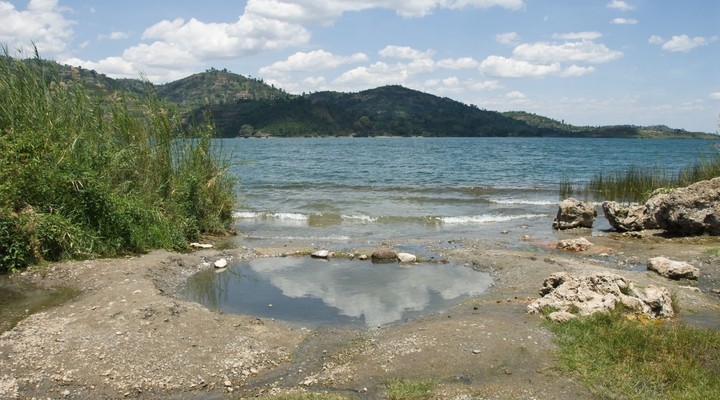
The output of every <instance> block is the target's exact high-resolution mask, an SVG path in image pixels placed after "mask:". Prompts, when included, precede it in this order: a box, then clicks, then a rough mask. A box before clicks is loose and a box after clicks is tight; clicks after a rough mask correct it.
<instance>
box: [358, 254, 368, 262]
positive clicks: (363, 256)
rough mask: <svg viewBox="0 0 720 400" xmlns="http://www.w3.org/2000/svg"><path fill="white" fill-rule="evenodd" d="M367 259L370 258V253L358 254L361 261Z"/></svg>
mask: <svg viewBox="0 0 720 400" xmlns="http://www.w3.org/2000/svg"><path fill="white" fill-rule="evenodd" d="M367 259H368V255H367V254H360V255H359V256H358V260H360V261H365V260H367Z"/></svg>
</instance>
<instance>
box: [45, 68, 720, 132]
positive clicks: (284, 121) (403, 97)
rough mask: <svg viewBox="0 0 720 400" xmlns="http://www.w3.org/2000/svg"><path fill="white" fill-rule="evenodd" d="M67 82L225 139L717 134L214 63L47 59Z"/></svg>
mask: <svg viewBox="0 0 720 400" xmlns="http://www.w3.org/2000/svg"><path fill="white" fill-rule="evenodd" d="M47 63H48V65H49V67H52V68H49V69H54V70H56V71H57V73H58V75H59V76H60V77H61V78H62V79H63V80H64V81H73V82H80V83H82V84H83V85H84V86H85V87H86V88H88V89H90V90H95V91H101V92H107V93H109V94H112V93H117V92H123V91H129V92H131V93H134V94H136V95H141V96H146V95H148V96H149V95H155V96H157V97H158V98H160V99H162V100H164V101H167V102H168V103H169V104H171V105H174V106H175V107H177V109H178V111H179V112H181V113H182V114H183V115H184V116H185V120H186V121H188V122H193V121H194V122H202V121H204V120H205V119H206V118H208V117H209V118H212V121H213V123H214V124H215V126H216V128H217V133H218V135H219V136H221V137H268V136H274V137H298V136H361V137H362V136H462V137H472V136H479V137H488V136H517V137H604V138H608V137H617V138H703V139H710V138H717V135H713V134H708V133H703V132H688V131H685V130H682V129H672V128H669V127H667V126H662V125H658V126H633V125H610V126H600V127H590V126H575V125H569V124H565V123H564V122H561V121H556V120H553V119H550V118H547V117H543V116H540V115H536V114H532V113H528V112H524V111H512V112H502V113H501V112H497V111H491V110H485V109H480V108H478V107H477V106H474V105H467V104H464V103H461V102H459V101H455V100H453V99H450V98H447V97H439V96H435V95H432V94H428V93H423V92H420V91H416V90H412V89H408V88H405V87H402V86H398V85H390V86H383V87H378V88H374V89H369V90H364V91H361V92H357V93H344V92H330V91H324V92H315V93H310V94H302V95H293V94H289V93H287V92H285V91H284V90H282V89H280V88H276V87H274V86H273V85H269V84H267V83H265V82H264V81H263V80H262V79H256V78H251V77H245V76H243V75H239V74H235V73H232V72H229V71H227V70H218V69H215V68H211V69H209V70H207V71H205V72H202V73H197V74H194V75H191V76H188V77H186V78H183V79H180V80H177V81H174V82H169V83H166V84H162V85H153V84H151V83H149V82H147V81H143V80H140V79H112V78H109V77H107V76H105V75H103V74H100V73H97V72H96V71H92V70H86V69H82V68H76V67H70V66H66V65H60V64H56V63H54V62H50V61H48V62H47Z"/></svg>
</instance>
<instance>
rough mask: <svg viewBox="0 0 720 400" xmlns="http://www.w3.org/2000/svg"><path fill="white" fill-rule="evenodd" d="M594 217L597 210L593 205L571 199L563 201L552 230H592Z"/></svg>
mask: <svg viewBox="0 0 720 400" xmlns="http://www.w3.org/2000/svg"><path fill="white" fill-rule="evenodd" d="M595 217H597V209H596V208H595V205H593V203H591V202H589V201H580V200H576V199H573V198H569V199H565V200H563V201H562V202H560V207H559V209H558V212H557V216H556V217H555V220H554V221H553V228H554V229H560V230H563V229H573V228H592V226H593V222H595Z"/></svg>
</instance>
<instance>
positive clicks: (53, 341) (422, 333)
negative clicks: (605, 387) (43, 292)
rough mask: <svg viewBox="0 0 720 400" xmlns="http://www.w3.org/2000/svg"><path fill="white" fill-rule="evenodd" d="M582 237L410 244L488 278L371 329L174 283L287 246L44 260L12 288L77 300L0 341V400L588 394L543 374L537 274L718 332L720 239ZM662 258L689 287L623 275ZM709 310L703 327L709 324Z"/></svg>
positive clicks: (546, 356) (549, 372)
mask: <svg viewBox="0 0 720 400" xmlns="http://www.w3.org/2000/svg"><path fill="white" fill-rule="evenodd" d="M582 233H583V232H574V233H571V234H576V235H578V236H579V235H581V234H582ZM590 240H591V241H592V242H593V243H595V246H594V247H593V248H591V250H589V251H588V252H585V253H566V252H561V251H559V250H554V249H552V248H551V243H543V242H535V243H532V245H533V246H534V248H533V249H527V248H522V249H513V248H508V247H503V246H501V245H499V244H498V243H495V242H493V241H487V240H483V239H458V240H457V241H455V242H454V243H453V244H454V245H453V246H452V247H444V246H440V244H438V243H437V242H435V241H427V240H425V241H423V240H422V239H419V240H417V242H416V243H415V242H414V243H412V245H422V246H424V247H425V248H427V249H428V251H432V252H434V253H436V254H438V255H439V256H441V257H443V258H447V259H448V260H450V261H451V262H454V263H456V264H458V265H464V266H466V267H468V268H473V269H476V270H479V271H484V272H489V273H490V274H491V275H492V276H493V279H494V281H495V283H494V285H493V286H492V287H491V288H490V289H489V291H487V292H486V293H485V294H482V295H480V296H476V297H472V298H470V299H467V300H465V301H463V302H461V303H460V304H459V305H457V306H454V307H453V308H451V309H450V310H447V311H446V312H443V313H438V314H432V315H428V316H424V317H420V318H417V319H413V320H410V321H407V322H403V323H396V324H393V325H390V326H387V327H382V328H380V329H377V330H373V331H368V330H364V329H356V328H341V327H333V328H318V329H307V328H303V327H301V326H297V325H288V324H285V323H283V322H280V321H273V320H268V319H261V318H256V317H253V316H247V315H232V314H225V313H221V312H215V311H210V310H208V309H206V308H204V307H203V306H201V305H199V304H196V303H191V302H188V301H185V300H184V299H183V298H182V297H181V296H180V292H179V289H180V288H181V287H182V285H183V284H184V282H185V279H187V277H188V276H190V275H191V274H193V273H196V272H198V271H200V270H201V269H203V268H208V267H207V266H203V262H204V261H212V260H214V259H217V258H221V257H225V258H232V260H233V261H237V260H250V259H253V258H256V257H270V256H280V255H282V254H290V253H292V252H294V251H296V250H304V249H306V248H307V246H303V244H299V243H286V244H285V245H283V246H279V247H269V248H255V249H244V248H238V249H234V250H228V251H218V250H200V251H196V252H193V253H189V254H178V253H171V252H165V251H155V252H152V253H149V254H146V255H142V256H139V257H130V258H123V259H99V260H88V261H77V262H64V263H59V264H53V265H51V266H49V267H47V268H46V269H44V270H42V271H28V272H26V273H23V274H21V276H18V277H16V279H23V280H28V281H32V282H35V283H38V284H40V285H43V286H45V287H54V286H59V285H67V286H71V287H75V288H77V289H78V290H80V291H81V294H80V296H78V297H77V298H75V299H74V300H72V301H70V302H68V303H65V304H63V305H61V306H58V307H54V308H52V309H49V310H46V311H43V312H40V313H37V314H33V315H30V316H28V317H27V318H26V319H24V320H23V321H21V322H20V323H19V324H18V325H17V326H16V327H15V328H13V329H12V330H10V331H7V332H5V333H3V334H2V335H0V360H2V362H1V363H0V397H3V398H10V399H12V398H29V397H39V396H52V397H54V398H69V399H70V398H108V399H115V398H118V399H119V398H141V399H156V398H167V399H171V398H172V399H185V398H187V399H190V398H192V399H196V398H207V399H210V398H241V397H251V396H255V395H259V394H263V395H265V394H273V393H276V394H277V393H292V392H297V391H311V392H317V393H322V392H325V391H327V392H330V393H337V394H345V395H352V397H357V398H367V399H372V398H382V393H383V390H384V388H385V386H384V383H385V382H387V381H388V380H389V379H428V378H432V379H434V380H436V381H437V382H438V383H439V385H438V388H437V392H438V393H440V394H441V397H442V398H474V397H462V396H481V395H482V396H495V397H498V396H499V397H501V398H508V397H514V396H515V397H517V396H519V397H524V398H527V397H533V396H536V397H544V398H557V399H583V398H592V396H591V395H590V393H589V392H588V391H587V390H586V389H585V388H583V387H582V386H581V385H580V384H579V383H578V382H576V381H574V380H572V379H569V378H567V377H565V376H562V375H561V374H560V373H559V372H558V371H556V370H554V362H553V359H552V356H551V354H552V351H553V349H554V344H553V342H552V336H551V334H550V333H549V331H548V330H547V329H546V328H544V327H543V322H542V320H541V318H540V317H538V316H537V315H528V314H526V313H525V306H526V305H527V304H528V303H529V302H530V301H531V300H532V299H534V298H536V297H537V292H538V289H539V288H540V287H541V285H542V282H543V279H544V278H545V277H547V276H548V275H549V274H551V273H554V272H558V271H567V272H569V273H571V274H576V273H589V272H595V271H605V272H613V273H617V274H620V275H622V276H625V277H627V278H628V279H630V280H632V281H634V282H636V283H637V284H639V285H648V284H655V285H658V286H665V287H668V289H670V290H671V292H673V293H674V294H675V297H676V300H677V301H678V303H679V304H680V310H681V311H680V314H681V315H682V316H683V317H687V316H690V317H696V320H697V321H699V323H703V321H705V322H709V323H710V324H711V325H712V324H714V326H715V328H717V327H718V326H720V321H717V316H718V315H720V312H719V311H720V297H719V296H718V295H717V294H715V293H714V292H713V290H717V289H720V256H718V255H712V254H711V252H708V249H714V248H720V240H718V238H713V237H701V238H677V239H664V238H659V237H643V238H633V237H628V236H623V235H619V234H608V235H603V236H593V237H590ZM382 244H383V245H384V246H387V247H395V246H402V245H407V244H408V242H393V241H386V242H383V243H382ZM314 247H317V248H319V247H322V246H314ZM358 250H364V249H358ZM659 255H663V256H666V257H670V258H673V259H677V260H681V261H688V262H690V263H693V264H695V265H696V266H698V267H699V268H700V270H701V277H700V280H699V281H698V283H697V284H689V283H688V282H675V281H668V280H666V279H664V278H661V277H659V276H657V275H654V274H650V273H648V272H647V271H643V270H633V269H630V267H628V266H631V265H636V264H643V263H645V262H646V261H647V259H648V258H649V257H654V256H659ZM210 268H212V267H210ZM692 285H694V286H692ZM698 288H699V289H698ZM712 314H714V316H715V320H713V319H712V318H709V319H708V318H707V317H708V315H710V316H712ZM686 320H687V319H686Z"/></svg>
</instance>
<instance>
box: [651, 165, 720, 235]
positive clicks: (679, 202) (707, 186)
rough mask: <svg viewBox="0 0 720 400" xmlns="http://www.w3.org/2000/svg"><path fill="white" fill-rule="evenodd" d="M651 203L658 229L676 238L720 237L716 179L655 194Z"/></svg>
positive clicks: (719, 184)
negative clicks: (674, 235) (675, 235)
mask: <svg viewBox="0 0 720 400" xmlns="http://www.w3.org/2000/svg"><path fill="white" fill-rule="evenodd" d="M651 202H652V203H653V205H654V207H656V209H655V210H654V214H655V219H656V220H657V222H658V225H660V228H661V229H664V230H665V231H666V232H668V233H671V234H677V235H685V236H687V235H702V234H710V235H720V178H714V179H711V180H708V181H700V182H696V183H694V184H692V185H690V186H688V187H684V188H679V189H675V190H673V191H672V192H670V193H664V194H659V195H657V196H655V197H653V198H651V199H650V201H648V203H651Z"/></svg>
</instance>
